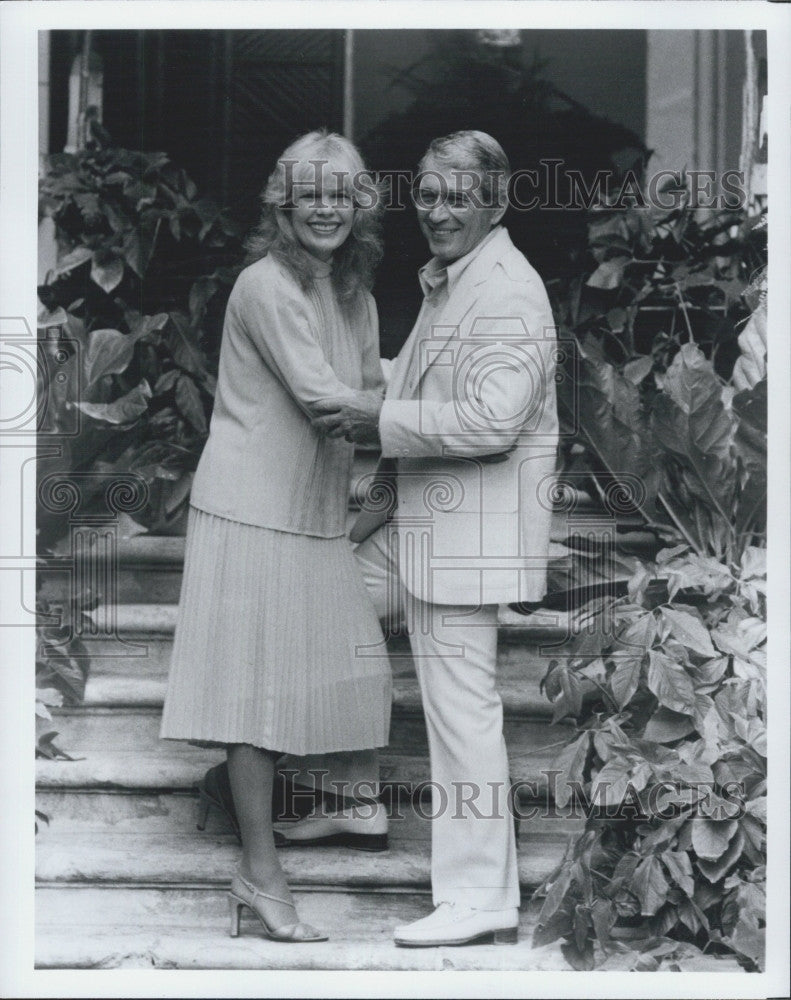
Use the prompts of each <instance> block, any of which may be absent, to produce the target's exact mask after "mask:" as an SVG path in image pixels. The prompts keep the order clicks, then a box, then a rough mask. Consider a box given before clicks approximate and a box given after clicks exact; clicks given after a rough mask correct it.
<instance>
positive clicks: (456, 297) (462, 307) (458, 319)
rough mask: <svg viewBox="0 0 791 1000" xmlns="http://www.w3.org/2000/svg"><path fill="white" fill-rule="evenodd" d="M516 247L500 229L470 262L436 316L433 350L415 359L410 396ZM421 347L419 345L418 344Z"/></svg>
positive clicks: (431, 346)
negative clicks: (493, 273) (493, 272)
mask: <svg viewBox="0 0 791 1000" xmlns="http://www.w3.org/2000/svg"><path fill="white" fill-rule="evenodd" d="M511 249H513V244H512V243H511V240H510V238H509V236H508V231H507V230H506V229H501V230H500V232H498V233H496V234H495V236H493V237H492V239H491V240H490V241H489V243H488V244H487V245H486V246H485V247H484V248H483V249H482V250H481V252H480V253H479V254H478V256H477V257H476V258H475V260H473V261H470V263H469V264H468V265H467V267H466V268H465V270H464V273H463V275H462V276H461V277H460V279H459V285H457V286H456V289H455V291H454V292H453V293H452V294H451V295H450V296H449V297H448V301H447V303H446V304H445V308H444V309H443V310H442V312H441V313H440V314H439V316H438V317H437V320H436V322H435V323H434V324H433V328H432V331H431V345H430V349H429V350H426V349H425V347H424V348H423V349H422V350H418V352H417V353H418V355H419V356H418V357H416V358H415V364H416V365H417V377H416V378H415V380H414V385H413V387H412V391H411V393H410V395H413V394H414V393H415V392H416V391H417V389H418V386H419V385H420V382H421V379H422V378H423V376H424V375H425V374H426V372H427V371H428V369H429V368H430V367H431V365H432V364H433V363H434V362H435V361H437V360H438V359H439V357H440V355H441V353H442V346H443V345H444V344H445V343H446V342H447V341H448V340H450V338H451V337H452V336H454V335H456V336H458V331H459V328H460V326H461V324H462V323H463V322H464V319H465V318H466V316H467V314H468V313H469V311H470V309H472V307H473V306H474V304H475V302H476V300H477V299H478V297H479V295H480V287H479V286H480V285H482V284H483V283H484V282H485V281H486V279H487V278H488V277H489V274H490V273H491V270H492V268H493V267H494V265H495V264H497V263H498V262H502V261H503V259H504V258H505V257H507V255H508V252H509V250H511ZM418 348H420V345H418Z"/></svg>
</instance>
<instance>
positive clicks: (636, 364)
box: [553, 205, 766, 563]
mask: <svg viewBox="0 0 791 1000" xmlns="http://www.w3.org/2000/svg"><path fill="white" fill-rule="evenodd" d="M589 237H590V247H591V258H592V266H593V271H592V273H590V274H588V275H587V277H586V276H585V275H582V276H579V277H577V278H575V279H573V280H572V281H571V282H569V283H568V284H566V285H557V284H556V285H555V286H553V292H554V295H555V299H556V303H555V304H556V313H557V316H558V318H559V320H560V325H561V328H562V330H563V331H564V333H565V335H566V336H571V337H573V338H574V339H575V341H576V344H577V356H576V357H575V358H574V359H573V365H574V366H575V369H573V370H572V369H570V370H569V372H568V376H569V377H568V378H566V379H565V380H564V382H563V383H562V385H561V393H560V410H561V415H562V418H563V419H564V422H565V424H566V428H567V429H569V430H571V429H573V430H574V431H576V436H575V440H576V442H577V444H578V446H579V447H578V451H581V452H582V454H584V459H580V458H577V459H576V464H577V466H578V467H580V466H581V467H584V468H585V469H587V470H588V471H589V472H590V474H591V483H592V484H593V489H594V491H596V492H598V493H599V494H601V495H604V494H605V492H606V491H607V489H612V488H613V486H617V485H618V484H619V483H620V484H621V487H622V488H621V501H622V504H623V509H624V513H629V512H631V513H633V514H637V515H639V517H640V518H641V519H642V521H643V523H644V524H645V525H646V526H648V527H653V528H655V529H656V530H659V531H661V532H667V531H670V532H673V533H675V534H676V535H677V537H678V538H679V539H681V540H684V541H685V542H686V543H687V544H688V545H690V547H691V548H692V549H693V550H694V551H696V552H697V553H698V554H700V555H703V554H707V553H708V554H711V555H713V556H715V557H716V558H719V559H723V560H724V561H726V562H728V563H732V562H734V561H735V562H738V560H739V558H740V554H741V552H743V551H744V549H745V547H746V546H748V545H750V544H754V543H755V542H756V541H760V539H762V538H763V537H764V533H765V527H766V522H765V496H766V477H765V465H766V405H765V400H766V381H765V377H764V378H760V379H756V380H754V381H753V382H752V384H750V385H744V386H743V387H742V388H741V391H740V392H738V393H737V392H736V388H737V385H736V383H734V381H733V375H734V366H735V365H736V363H737V361H738V359H739V358H740V357H741V351H740V343H739V339H740V338H739V327H740V326H742V325H744V324H745V323H747V322H748V321H749V322H751V323H754V322H755V320H754V319H751V315H750V305H749V303H748V302H747V301H746V295H745V293H746V292H747V291H748V286H749V282H750V278H751V277H752V276H753V273H754V271H755V270H757V269H758V268H760V267H761V266H762V263H763V262H764V261H765V234H764V233H763V228H762V227H761V226H760V224H759V221H758V220H756V219H753V218H745V217H744V216H743V215H740V214H739V213H735V212H730V211H728V212H717V213H715V214H714V215H713V217H712V218H710V219H709V221H708V222H706V223H701V222H699V221H697V219H696V217H695V213H694V212H693V211H692V209H691V208H690V207H689V206H688V205H682V206H681V207H679V208H677V209H673V210H670V211H662V212H657V211H656V210H655V209H651V208H647V207H641V208H637V207H635V208H629V209H627V210H625V211H619V212H610V211H606V212H601V213H594V215H593V221H592V222H591V223H590V226H589ZM762 255H763V256H762ZM742 339H744V335H742ZM750 343H751V345H753V346H754V339H753V340H752V341H750ZM755 353H758V352H757V351H756V352H755ZM754 370H758V368H757V364H756V366H754ZM764 371H765V368H764ZM737 374H738V370H737ZM737 382H738V379H737ZM634 484H639V485H638V486H637V488H635V486H634Z"/></svg>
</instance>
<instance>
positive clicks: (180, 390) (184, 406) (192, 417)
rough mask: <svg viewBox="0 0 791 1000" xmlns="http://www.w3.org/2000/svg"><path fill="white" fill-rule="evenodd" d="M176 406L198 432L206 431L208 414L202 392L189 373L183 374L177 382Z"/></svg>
mask: <svg viewBox="0 0 791 1000" xmlns="http://www.w3.org/2000/svg"><path fill="white" fill-rule="evenodd" d="M176 406H178V408H179V411H180V412H181V413H182V414H183V415H184V417H185V418H186V419H187V420H188V421H189V423H190V424H192V426H193V427H194V428H195V430H196V431H198V433H200V434H205V433H206V414H205V413H204V411H203V403H202V402H201V398H200V392H199V391H198V387H197V386H196V385H195V383H194V382H193V380H192V379H191V378H190V377H189V375H182V376H181V377H180V378H179V380H178V382H177V383H176Z"/></svg>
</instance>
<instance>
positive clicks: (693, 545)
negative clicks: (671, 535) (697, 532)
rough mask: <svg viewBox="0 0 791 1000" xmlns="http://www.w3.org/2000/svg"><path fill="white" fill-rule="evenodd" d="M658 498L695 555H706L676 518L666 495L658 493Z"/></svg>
mask: <svg viewBox="0 0 791 1000" xmlns="http://www.w3.org/2000/svg"><path fill="white" fill-rule="evenodd" d="M657 498H658V499H659V501H660V503H661V504H662V506H663V507H664V508H665V510H666V511H667V512H668V514H669V515H670V517H671V518H672V521H673V524H675V526H676V527H677V528H678V530H679V531H680V532H681V534H682V535H683V536H684V538H685V539H686V540H687V542H688V543H689V545H690V546H691V548H693V549H694V550H695V553H696V554H697V555H699V556H702V555H705V552H704V551H703V549H702V548H701V546H700V545H699V543H698V542H696V541H695V539H694V538H693V537H692V535H690V533H689V532H688V531H687V530H686V528H685V527H684V525H683V524H682V523H681V522H680V521H679V519H678V517H676V514H675V512H674V510H673V508H672V507H671V506H670V504H669V503H668V501H667V499H666V498H665V495H664V494H663V493H657Z"/></svg>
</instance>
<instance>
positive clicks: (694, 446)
mask: <svg viewBox="0 0 791 1000" xmlns="http://www.w3.org/2000/svg"><path fill="white" fill-rule="evenodd" d="M651 428H652V431H653V434H654V435H655V438H656V440H657V442H658V443H659V444H660V445H661V446H662V447H663V448H664V449H665V450H666V451H667V452H669V453H670V454H671V455H672V456H673V457H674V458H675V459H676V461H677V462H678V463H679V466H680V467H681V469H682V472H683V486H684V487H685V488H686V489H687V490H688V491H689V493H690V495H691V496H692V497H694V498H695V499H697V500H698V501H699V502H700V503H702V504H703V505H704V507H705V508H706V509H707V510H709V511H710V512H711V513H713V514H714V515H715V516H719V517H720V518H722V519H723V521H724V522H725V523H726V524H727V525H730V522H731V518H732V504H733V492H734V488H735V485H736V465H735V462H734V459H733V454H732V446H733V435H734V421H733V418H732V416H731V414H730V413H729V412H728V410H727V409H726V406H725V403H724V401H723V398H722V386H721V385H720V382H719V380H718V378H717V375H716V373H715V372H714V369H713V367H712V365H711V362H710V361H708V360H707V359H706V358H705V357H704V355H703V354H702V353H701V351H700V350H699V349H698V348H697V347H696V346H695V345H694V344H684V345H683V347H682V348H681V350H680V351H679V352H678V354H677V355H676V357H675V358H674V359H673V362H672V364H671V365H670V367H669V368H668V370H667V372H666V373H665V378H664V385H663V392H662V393H661V394H660V395H659V396H657V398H656V401H655V403H654V409H653V413H652V420H651ZM664 499H665V501H666V502H667V501H668V497H667V496H665V497H664ZM674 500H675V498H673V497H671V498H670V502H671V504H672V505H673V506H674V508H675V509H676V510H678V507H679V506H680V505H679V504H678V502H677V501H676V502H673V501H674Z"/></svg>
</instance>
